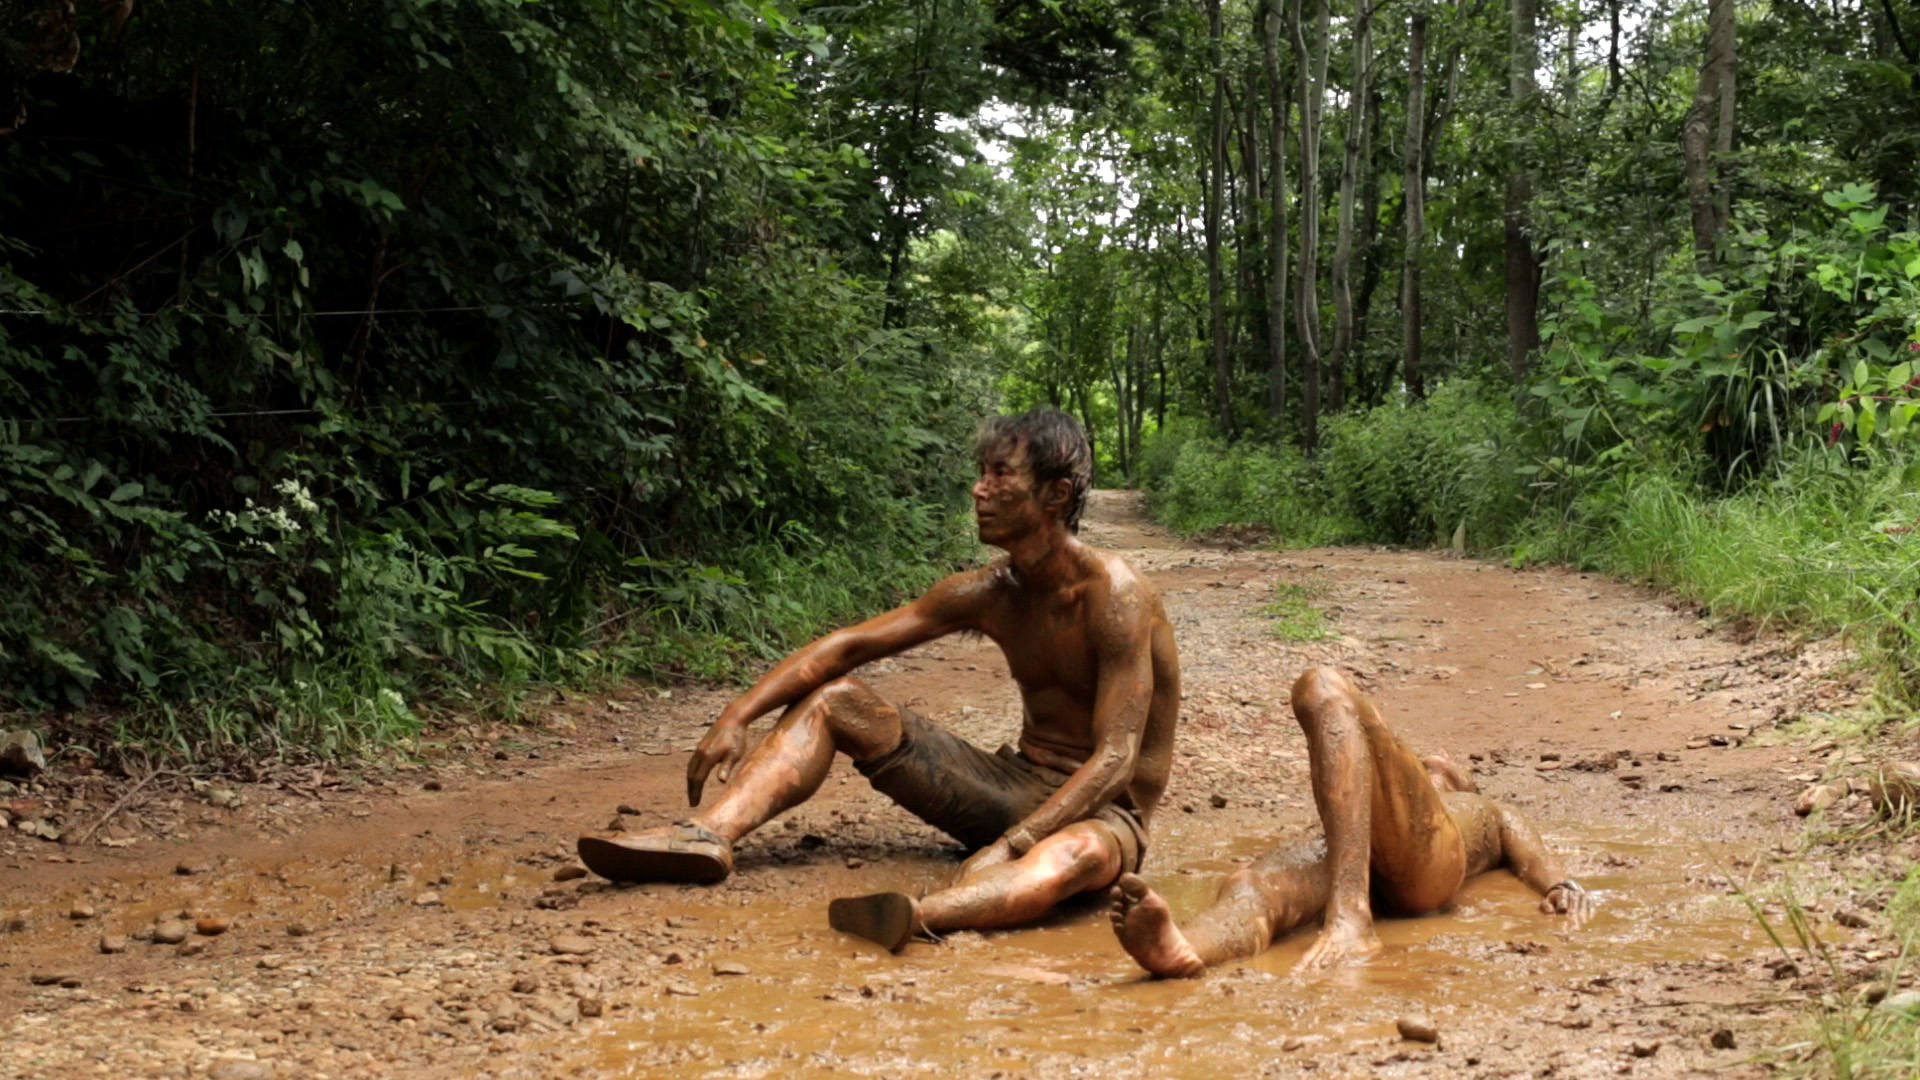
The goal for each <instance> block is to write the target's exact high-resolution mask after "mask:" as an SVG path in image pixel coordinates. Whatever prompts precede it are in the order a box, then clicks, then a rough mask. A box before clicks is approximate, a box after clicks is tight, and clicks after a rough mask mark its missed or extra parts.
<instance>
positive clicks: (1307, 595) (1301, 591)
mask: <svg viewBox="0 0 1920 1080" xmlns="http://www.w3.org/2000/svg"><path fill="white" fill-rule="evenodd" d="M1326 591H1327V587H1326V586H1325V585H1324V584H1321V583H1319V582H1282V583H1281V584H1278V585H1275V586H1274V587H1273V600H1272V601H1271V602H1269V603H1268V604H1266V605H1265V606H1264V607H1262V608H1261V609H1260V614H1262V615H1265V616H1267V617H1268V618H1269V619H1271V620H1273V623H1272V630H1273V636H1275V637H1277V638H1279V639H1280V640H1282V641H1294V642H1306V641H1325V640H1326V639H1327V638H1329V637H1332V636H1333V632H1332V631H1331V630H1329V629H1328V628H1327V616H1326V613H1325V612H1323V611H1321V610H1320V609H1319V608H1318V607H1316V606H1314V603H1313V602H1314V601H1315V600H1317V599H1319V598H1320V597H1321V596H1323V595H1325V594H1326Z"/></svg>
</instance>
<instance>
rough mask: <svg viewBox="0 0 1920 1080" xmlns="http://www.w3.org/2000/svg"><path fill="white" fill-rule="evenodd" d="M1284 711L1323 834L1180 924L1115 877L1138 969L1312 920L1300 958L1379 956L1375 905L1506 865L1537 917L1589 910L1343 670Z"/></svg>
mask: <svg viewBox="0 0 1920 1080" xmlns="http://www.w3.org/2000/svg"><path fill="white" fill-rule="evenodd" d="M1293 706H1294V713H1295V715H1296V717H1297V718H1298V719H1299V721H1300V726H1301V729H1302V730H1303V731H1305V732H1306V735H1307V748H1308V761H1309V767H1310V769H1311V773H1312V780H1313V792H1314V801H1315V802H1316V803H1317V804H1318V805H1319V808H1320V820H1321V822H1322V824H1323V826H1324V828H1325V830H1326V836H1325V838H1324V839H1313V840H1309V841H1306V842H1304V843H1300V844H1294V845H1290V846H1285V847H1281V848H1279V849H1276V850H1274V851H1272V852H1269V853H1268V854H1266V855H1264V856H1262V857H1260V858H1259V859H1258V860H1256V861H1255V862H1254V863H1253V865H1251V866H1249V867H1248V868H1246V869H1245V870H1241V871H1238V872H1236V873H1234V874H1232V875H1230V876H1229V877H1228V878H1227V879H1226V880H1225V881H1224V882H1223V883H1222V884H1221V888H1220V893H1219V896H1218V897H1217V898H1216V899H1215V901H1214V903H1213V906H1212V907H1210V908H1208V909H1207V910H1206V911H1204V912H1202V913H1201V914H1200V915H1199V916H1197V917H1196V918H1195V919H1194V920H1193V921H1192V922H1191V923H1189V924H1188V925H1187V926H1185V927H1178V926H1175V925H1174V922H1173V916H1172V912H1171V910H1170V909H1169V908H1168V907H1167V904H1166V901H1165V900H1163V899H1161V898H1160V896H1159V895H1158V894H1156V893H1155V892H1154V891H1153V890H1152V889H1150V888H1148V886H1147V884H1146V882H1145V881H1143V880H1141V879H1140V878H1139V877H1137V876H1135V875H1132V874H1127V875H1124V876H1122V877H1121V879H1120V881H1119V883H1118V884H1117V885H1116V886H1115V888H1114V889H1113V892H1112V898H1113V902H1114V907H1113V927H1114V933H1115V934H1116V935H1117V936H1118V937H1119V939H1120V943H1121V945H1122V946H1123V947H1124V948H1125V949H1126V950H1127V952H1128V954H1129V955H1131V956H1132V957H1133V958H1134V959H1135V960H1136V961H1137V962H1139V964H1140V965H1141V966H1142V967H1144V968H1146V969H1147V970H1148V971H1150V972H1152V973H1153V974H1155V975H1160V976H1165V977H1192V976H1195V975H1199V974H1200V973H1202V972H1203V971H1205V970H1206V969H1207V968H1209V967H1211V966H1213V965H1216V964H1220V963H1224V962H1226V961H1229V960H1237V959H1243V958H1246V957H1249V956H1253V955H1255V954H1257V953H1259V952H1260V951H1261V950H1263V949H1265V948H1266V947H1267V946H1268V945H1269V944H1270V943H1271V942H1272V941H1273V940H1274V939H1275V938H1276V937H1277V936H1280V935H1283V934H1286V933H1288V932H1290V931H1292V930H1294V929H1296V928H1298V927H1300V926H1302V925H1304V924H1305V923H1307V922H1308V921H1310V920H1312V919H1314V918H1320V919H1321V920H1322V928H1321V931H1320V936H1319V937H1318V939H1317V940H1315V942H1314V944H1313V946H1312V947H1311V948H1309V949H1308V950H1307V953H1306V955H1305V956H1303V957H1301V959H1300V963H1299V966H1300V967H1301V968H1303V969H1305V968H1320V967H1330V966H1334V965H1337V964H1342V963H1351V962H1355V961H1358V960H1362V959H1365V958H1366V957H1368V956H1371V955H1372V954H1374V953H1376V952H1378V951H1380V939H1379V937H1378V936H1377V935H1376V934H1375V933H1374V930H1373V906H1372V902H1373V900H1375V899H1378V900H1380V901H1382V902H1383V903H1384V904H1386V905H1387V906H1389V907H1390V908H1392V909H1393V910H1394V911H1395V912H1396V913H1398V914H1404V915H1418V914H1423V913H1425V912H1429V911H1433V910H1436V909H1438V908H1440V907H1442V906H1444V905H1446V904H1447V903H1450V902H1451V901H1452V900H1453V899H1454V897H1455V895H1457V894H1458V892H1459V890H1460V886H1461V885H1462V884H1463V883H1464V882H1465V880H1466V879H1467V878H1468V877H1471V876H1473V875H1474V874H1478V873H1482V872H1484V871H1487V870H1492V869H1495V868H1498V867H1502V866H1504V867H1506V868H1507V869H1509V870H1511V871H1512V872H1513V873H1514V874H1515V876H1517V877H1519V878H1520V880H1521V881H1523V882H1525V883H1526V884H1527V885H1528V886H1529V887H1531V888H1532V889H1533V890H1534V891H1536V892H1538V893H1540V894H1541V895H1542V900H1541V903H1540V910H1541V911H1542V912H1547V913H1562V914H1568V915H1572V916H1574V918H1575V919H1576V921H1577V920H1579V919H1582V918H1584V917H1585V915H1586V914H1587V913H1588V911H1589V910H1590V903H1591V900H1590V897H1589V896H1588V895H1587V893H1586V892H1585V891H1584V890H1582V889H1581V888H1580V887H1579V886H1578V885H1575V884H1573V883H1572V882H1571V881H1569V880H1567V879H1566V877H1565V876H1564V874H1563V872H1562V869H1561V865H1560V862H1559V860H1558V859H1556V858H1555V857H1554V856H1553V854H1552V852H1550V851H1548V850H1547V847H1546V845H1545V844H1544V843H1542V842H1541V840H1540V836H1539V834H1538V833H1537V832H1536V831H1535V830H1534V829H1533V827H1532V826H1531V825H1530V824H1528V823H1527V821H1526V820H1525V819H1524V818H1522V817H1521V816H1520V815H1519V814H1518V813H1517V812H1515V811H1514V810H1513V809H1512V808H1510V807H1507V806H1503V805H1501V804H1499V803H1496V802H1494V801H1493V800H1491V799H1488V798H1486V797H1484V796H1482V795H1480V794H1479V793H1478V792H1477V791H1476V790H1475V789H1474V786H1473V781H1472V780H1471V778H1469V777H1468V776H1467V774H1466V773H1465V772H1463V771H1462V770H1461V769H1460V768H1459V767H1458V766H1457V765H1455V764H1454V763H1453V761H1452V760H1451V759H1450V758H1447V757H1445V756H1444V755H1435V756H1432V757H1428V758H1425V759H1422V758H1420V757H1418V756H1417V755H1415V754H1414V753H1413V751H1412V750H1410V749H1408V748H1407V746H1406V745H1405V744H1404V743H1402V742H1401V741H1400V739H1399V738H1398V737H1397V736H1396V735H1395V734H1394V733H1393V731H1392V730H1391V729H1390V728H1388V727H1387V725H1386V723H1385V721H1383V720H1382V719H1381V718H1380V714H1379V711H1378V710H1377V709H1375V708H1374V706H1373V703H1372V702H1371V701H1370V700H1368V699H1367V696H1366V695H1365V694H1363V693H1361V692H1360V690H1359V688H1358V687H1356V686H1354V685H1353V683H1352V681H1351V680H1349V679H1348V678H1347V677H1346V676H1345V675H1344V674H1342V673H1341V672H1340V671H1338V670H1336V669H1333V668H1315V669H1313V670H1311V671H1308V672H1307V673H1306V674H1304V675H1302V676H1300V678H1299V680H1298V681H1296V682H1295V683H1294V686H1293Z"/></svg>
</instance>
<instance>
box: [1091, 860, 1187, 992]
mask: <svg viewBox="0 0 1920 1080" xmlns="http://www.w3.org/2000/svg"><path fill="white" fill-rule="evenodd" d="M1108 895H1109V896H1110V897H1112V899H1113V933H1114V936H1115V937H1117V938H1119V939H1120V946H1121V948H1124V949H1126V950H1127V955H1128V956H1131V957H1133V959H1134V962H1135V963H1137V964H1139V965H1140V966H1141V967H1143V968H1146V969H1147V970H1148V971H1151V972H1153V973H1154V974H1155V975H1158V976H1160V977H1162V978H1167V979H1191V978H1194V977H1195V976H1197V975H1200V974H1202V973H1204V972H1205V971H1206V970H1207V965H1206V964H1204V963H1202V962H1201V960H1200V956H1199V954H1198V953H1196V952H1194V951H1193V946H1192V945H1191V944H1190V943H1189V942H1188V941H1187V936H1186V935H1185V934H1182V933H1181V932H1180V928H1179V927H1178V926H1176V925H1174V921H1173V909H1171V908H1169V907H1167V902H1166V901H1165V900H1163V899H1161V897H1160V894H1159V893H1157V892H1154V891H1153V890H1152V889H1151V888H1148V887H1147V883H1146V882H1145V881H1142V880H1141V879H1140V877H1139V875H1137V874H1121V875H1120V880H1119V881H1117V882H1115V883H1114V886H1113V889H1112V891H1111V892H1109V893H1108Z"/></svg>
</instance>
